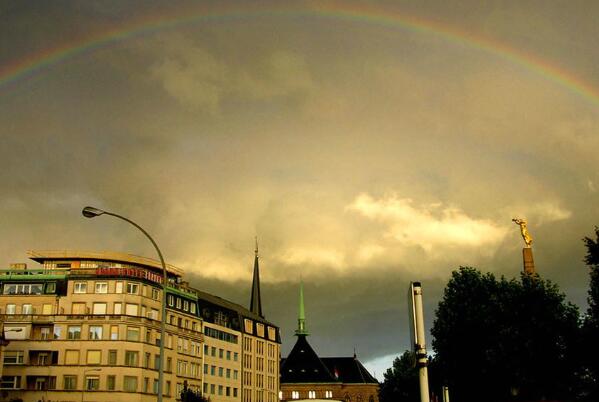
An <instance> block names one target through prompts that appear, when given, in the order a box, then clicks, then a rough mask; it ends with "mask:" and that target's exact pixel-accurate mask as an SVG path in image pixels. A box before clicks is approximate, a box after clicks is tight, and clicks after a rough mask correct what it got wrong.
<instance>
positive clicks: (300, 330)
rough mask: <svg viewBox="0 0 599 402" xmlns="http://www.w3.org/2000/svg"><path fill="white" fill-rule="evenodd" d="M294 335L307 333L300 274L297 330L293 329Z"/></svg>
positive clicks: (302, 285)
mask: <svg viewBox="0 0 599 402" xmlns="http://www.w3.org/2000/svg"><path fill="white" fill-rule="evenodd" d="M295 335H297V336H300V335H304V336H307V335H309V333H308V331H307V330H306V312H305V310H304V281H303V280H302V278H301V276H300V288H299V308H298V318H297V330H296V331H295Z"/></svg>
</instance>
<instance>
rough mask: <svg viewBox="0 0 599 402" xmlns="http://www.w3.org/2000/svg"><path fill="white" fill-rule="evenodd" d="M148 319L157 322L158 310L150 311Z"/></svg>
mask: <svg viewBox="0 0 599 402" xmlns="http://www.w3.org/2000/svg"><path fill="white" fill-rule="evenodd" d="M148 318H151V319H152V320H157V319H158V310H156V309H155V308H153V309H152V310H150V312H149V313H148Z"/></svg>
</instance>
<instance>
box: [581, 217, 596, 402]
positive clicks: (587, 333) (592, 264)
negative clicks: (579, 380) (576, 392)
mask: <svg viewBox="0 0 599 402" xmlns="http://www.w3.org/2000/svg"><path fill="white" fill-rule="evenodd" d="M595 236H596V240H593V239H592V238H590V237H585V238H584V239H583V242H584V244H585V246H586V248H587V254H586V256H585V258H584V262H585V263H586V264H587V266H588V267H589V270H590V285H589V297H588V299H587V300H588V303H589V308H588V310H587V316H586V318H585V321H584V325H583V332H584V339H585V347H586V349H587V350H586V353H585V355H586V363H587V364H586V365H587V367H588V369H589V377H590V378H589V388H590V389H589V400H599V346H598V345H597V340H598V339H599V228H598V227H597V226H595Z"/></svg>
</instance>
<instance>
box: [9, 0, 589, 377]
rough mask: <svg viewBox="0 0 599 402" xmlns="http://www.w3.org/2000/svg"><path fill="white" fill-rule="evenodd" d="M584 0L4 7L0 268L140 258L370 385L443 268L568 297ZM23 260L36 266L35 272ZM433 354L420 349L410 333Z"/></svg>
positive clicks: (578, 166)
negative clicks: (530, 282) (301, 320)
mask: <svg viewBox="0 0 599 402" xmlns="http://www.w3.org/2000/svg"><path fill="white" fill-rule="evenodd" d="M597 15H599V2H596V1H582V0H581V1H576V0H572V1H534V0H532V1H527V2H522V1H507V0H505V1H485V2H480V1H475V0H462V1H433V0H424V1H419V2H412V1H397V0H394V1H327V0H320V1H297V2H296V1H276V2H269V1H254V2H247V1H239V2H234V1H202V2H186V1H168V2H166V1H152V0H150V1H143V2H142V1H107V0H104V1H94V0H90V1H85V2H82V1H66V0H61V1H58V0H57V1H48V2H34V1H18V2H15V1H0V169H1V172H2V174H0V186H1V188H2V195H1V196H0V263H1V264H2V265H3V266H5V267H8V264H9V263H11V262H25V261H27V254H26V251H27V250H30V249H38V250H39V249H41V250H44V249H80V250H95V251H101V250H111V251H120V252H126V253H131V254H136V255H144V256H148V257H155V253H154V250H153V248H152V246H151V244H149V243H148V242H147V240H146V239H145V238H144V237H143V236H142V235H141V234H140V233H139V232H136V230H135V229H134V228H132V227H131V226H129V225H127V224H126V223H124V222H121V221H117V220H115V219H111V218H110V217H106V216H105V217H99V218H96V219H94V220H87V219H85V218H83V217H82V216H81V209H82V207H84V206H86V205H92V206H95V207H98V208H102V209H105V210H108V211H112V212H115V213H119V214H121V215H125V216H127V217H129V218H130V219H132V220H134V221H136V222H137V223H139V224H140V225H141V226H143V227H144V228H145V229H146V230H147V231H148V232H149V233H151V234H152V236H153V237H154V238H155V240H156V241H157V242H158V244H159V245H160V248H161V249H162V252H163V254H164V256H165V259H166V260H167V261H168V262H170V263H172V264H174V265H176V266H178V267H180V268H182V269H184V270H185V272H186V275H187V277H188V278H189V279H190V280H191V283H192V285H194V286H196V287H198V288H200V289H202V290H205V291H208V292H211V293H215V294H218V295H220V296H223V297H226V298H229V299H230V300H232V301H235V302H237V303H240V304H242V305H246V306H249V298H250V287H251V278H252V267H253V252H254V251H253V250H254V238H255V237H256V236H257V237H258V242H259V250H260V251H259V254H260V268H261V272H260V275H261V279H262V293H263V295H262V301H263V311H264V313H265V315H266V317H267V319H269V320H271V321H272V322H274V323H276V324H277V325H279V326H280V327H281V330H282V341H283V344H282V353H283V355H286V354H287V353H288V352H289V351H290V349H291V347H292V346H293V344H294V337H293V331H294V329H295V328H296V323H297V297H298V296H297V295H298V286H299V281H300V278H302V280H303V283H304V292H305V300H306V316H307V326H308V330H309V331H310V332H311V336H310V338H309V341H310V342H311V344H312V346H313V347H314V349H315V350H316V351H317V352H318V353H319V354H320V355H322V356H351V355H352V354H353V352H354V350H355V351H356V354H357V355H358V357H359V358H360V360H361V361H363V362H365V363H367V366H368V367H369V368H370V369H371V370H372V371H374V372H375V374H376V376H377V377H378V378H379V379H382V373H383V372H384V370H385V369H386V368H387V367H389V366H390V365H391V361H392V359H393V356H397V355H399V354H401V353H402V352H403V351H404V350H406V349H408V348H409V328H408V319H407V289H408V285H409V283H410V281H420V282H421V283H422V286H423V292H424V299H425V318H426V322H427V327H428V328H430V326H431V325H432V322H433V320H434V311H435V307H436V305H437V304H438V302H439V300H440V299H441V297H442V294H443V288H444V286H445V284H446V283H447V281H448V279H449V277H450V275H451V272H452V271H453V270H456V269H457V268H458V267H459V266H474V267H477V268H479V269H480V270H482V271H485V272H486V271H490V272H493V273H495V274H496V275H498V276H501V275H505V276H506V277H508V278H512V277H518V275H519V272H520V271H521V270H522V254H521V253H522V252H521V248H522V247H523V246H524V242H523V240H522V238H521V236H520V231H519V228H518V226H516V225H515V224H514V223H513V222H511V219H512V218H515V217H521V218H526V219H527V220H528V228H529V231H530V233H531V235H532V237H533V245H532V247H533V252H534V256H535V262H536V267H537V271H538V273H539V274H540V275H541V276H542V277H543V278H545V279H550V280H551V281H554V282H555V283H557V284H558V285H559V286H560V289H561V290H562V291H563V292H564V293H565V294H566V295H567V298H568V300H570V301H572V302H573V303H575V304H577V305H578V306H579V307H580V308H581V311H584V310H585V309H586V292H587V289H588V270H587V269H586V267H585V266H584V264H583V262H582V258H583V256H584V253H585V249H584V245H583V243H582V241H581V239H582V238H583V237H584V236H590V235H591V234H592V233H593V228H594V226H595V225H599V169H598V166H599V156H598V155H599V135H598V134H599V69H597V65H599V48H598V47H597V45H596V38H597V37H599V25H598V24H597V23H596V16H597ZM34 265H35V263H33V262H30V266H34ZM428 343H429V344H430V339H429V340H428Z"/></svg>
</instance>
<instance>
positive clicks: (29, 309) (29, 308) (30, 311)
mask: <svg viewBox="0 0 599 402" xmlns="http://www.w3.org/2000/svg"><path fill="white" fill-rule="evenodd" d="M22 314H33V307H32V306H31V304H23V310H22Z"/></svg>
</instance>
